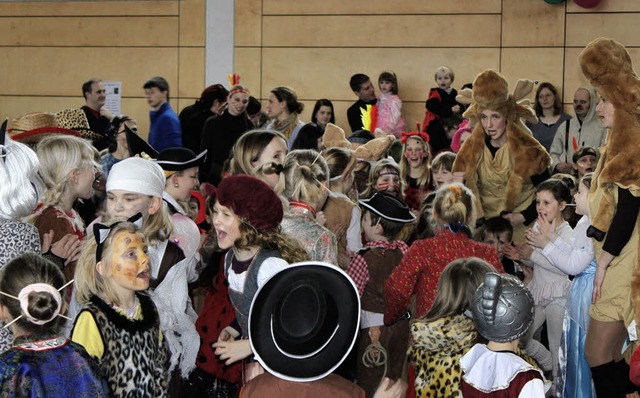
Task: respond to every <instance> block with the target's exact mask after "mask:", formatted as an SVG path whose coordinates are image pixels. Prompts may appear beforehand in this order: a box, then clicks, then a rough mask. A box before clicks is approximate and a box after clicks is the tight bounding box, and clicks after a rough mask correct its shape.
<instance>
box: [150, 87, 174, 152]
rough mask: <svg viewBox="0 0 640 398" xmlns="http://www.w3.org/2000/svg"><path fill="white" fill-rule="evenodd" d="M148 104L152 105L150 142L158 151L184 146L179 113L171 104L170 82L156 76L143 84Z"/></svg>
mask: <svg viewBox="0 0 640 398" xmlns="http://www.w3.org/2000/svg"><path fill="white" fill-rule="evenodd" d="M142 87H143V88H144V95H145V97H146V98H147V104H149V106H150V107H151V110H150V111H149V119H150V120H151V126H150V127H149V144H151V146H152V147H153V148H154V149H155V150H156V151H158V152H162V151H163V150H165V149H167V148H173V147H179V146H182V129H181V128H180V120H179V119H178V115H176V112H175V111H174V110H173V109H172V108H171V105H169V83H168V82H167V80H166V79H165V78H164V77H160V76H156V77H152V78H151V79H149V80H147V82H146V83H145V84H144V86H142Z"/></svg>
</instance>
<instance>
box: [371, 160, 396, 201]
mask: <svg viewBox="0 0 640 398" xmlns="http://www.w3.org/2000/svg"><path fill="white" fill-rule="evenodd" d="M375 189H376V191H379V192H386V193H388V194H391V195H396V196H398V195H400V194H401V192H400V174H399V173H398V171H397V170H395V169H392V168H391V167H385V168H384V169H382V170H381V171H380V174H379V175H378V178H377V179H376V184H375Z"/></svg>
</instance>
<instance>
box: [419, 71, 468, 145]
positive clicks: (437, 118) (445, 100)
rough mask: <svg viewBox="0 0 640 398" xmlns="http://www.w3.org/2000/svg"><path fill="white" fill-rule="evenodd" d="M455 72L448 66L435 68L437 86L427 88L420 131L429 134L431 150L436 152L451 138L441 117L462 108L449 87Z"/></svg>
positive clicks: (458, 111) (448, 143)
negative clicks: (427, 96) (424, 111)
mask: <svg viewBox="0 0 640 398" xmlns="http://www.w3.org/2000/svg"><path fill="white" fill-rule="evenodd" d="M454 79H455V74H454V73H453V70H451V68H449V67H448V66H440V67H438V68H437V69H436V72H435V75H434V80H435V81H436V84H437V87H433V88H432V89H431V90H429V98H427V101H426V103H425V108H427V110H426V113H425V117H424V122H423V123H422V131H423V132H426V133H428V134H429V138H430V140H428V142H429V144H430V145H431V150H432V151H433V153H436V154H437V153H438V152H440V151H441V150H443V149H446V148H448V147H449V145H450V142H451V138H450V137H447V134H446V133H445V130H444V125H443V119H446V118H450V117H451V115H452V114H454V113H460V112H461V111H462V108H461V107H460V104H458V102H456V96H457V95H458V92H457V91H456V89H454V88H452V87H451V84H452V83H453V80H454Z"/></svg>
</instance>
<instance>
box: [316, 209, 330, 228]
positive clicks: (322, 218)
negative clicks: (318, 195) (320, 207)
mask: <svg viewBox="0 0 640 398" xmlns="http://www.w3.org/2000/svg"><path fill="white" fill-rule="evenodd" d="M316 222H317V223H318V224H320V225H322V226H323V227H324V224H326V223H327V216H325V215H324V211H319V212H317V213H316Z"/></svg>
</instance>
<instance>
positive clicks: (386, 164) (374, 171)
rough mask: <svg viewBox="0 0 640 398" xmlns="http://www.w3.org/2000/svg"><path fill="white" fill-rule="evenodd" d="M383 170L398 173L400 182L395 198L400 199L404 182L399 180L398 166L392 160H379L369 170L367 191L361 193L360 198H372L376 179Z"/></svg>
mask: <svg viewBox="0 0 640 398" xmlns="http://www.w3.org/2000/svg"><path fill="white" fill-rule="evenodd" d="M384 169H392V170H394V171H395V172H397V173H398V179H399V180H400V189H399V190H398V193H397V194H396V196H398V197H401V196H402V193H403V192H404V188H405V184H404V180H403V179H402V178H400V166H398V163H396V162H395V161H393V160H389V159H380V160H379V161H377V162H376V163H375V164H374V165H373V166H372V167H371V170H369V183H368V184H367V189H365V191H364V192H363V193H362V197H363V198H365V199H367V198H370V197H372V196H373V194H374V193H376V192H377V190H376V182H377V181H378V177H380V174H381V173H382V172H383V171H384Z"/></svg>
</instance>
